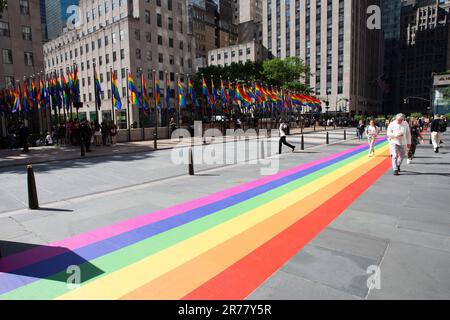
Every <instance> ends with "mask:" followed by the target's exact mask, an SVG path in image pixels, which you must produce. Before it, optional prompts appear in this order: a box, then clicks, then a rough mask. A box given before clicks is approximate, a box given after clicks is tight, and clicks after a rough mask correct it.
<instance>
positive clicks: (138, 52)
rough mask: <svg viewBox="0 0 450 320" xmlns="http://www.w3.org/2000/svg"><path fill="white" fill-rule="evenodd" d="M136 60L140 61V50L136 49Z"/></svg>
mask: <svg viewBox="0 0 450 320" xmlns="http://www.w3.org/2000/svg"><path fill="white" fill-rule="evenodd" d="M136 59H141V49H136Z"/></svg>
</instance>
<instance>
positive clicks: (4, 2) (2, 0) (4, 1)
mask: <svg viewBox="0 0 450 320" xmlns="http://www.w3.org/2000/svg"><path fill="white" fill-rule="evenodd" d="M7 7H8V0H0V13H2V12H3V10H5V9H6V8H7Z"/></svg>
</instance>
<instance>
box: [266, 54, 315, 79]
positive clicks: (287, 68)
mask: <svg viewBox="0 0 450 320" xmlns="http://www.w3.org/2000/svg"><path fill="white" fill-rule="evenodd" d="M262 67H263V70H262V74H263V75H264V76H265V78H266V79H267V80H268V81H269V82H270V84H273V85H276V86H283V85H285V84H287V83H292V82H299V81H300V80H301V79H303V78H304V77H306V75H308V74H309V72H310V70H309V66H307V65H305V64H304V63H303V61H302V60H301V59H300V58H298V57H289V58H286V59H279V58H276V59H271V60H266V61H264V63H263V66H262Z"/></svg>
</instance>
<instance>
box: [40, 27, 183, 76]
mask: <svg viewBox="0 0 450 320" xmlns="http://www.w3.org/2000/svg"><path fill="white" fill-rule="evenodd" d="M124 37H125V35H124V32H123V30H122V31H120V41H121V42H122V41H123V40H124ZM135 38H136V40H139V39H140V30H138V29H136V30H135ZM146 41H147V43H150V42H151V33H150V32H147V33H146ZM157 42H158V45H160V46H163V45H164V43H163V37H162V36H161V35H158V37H157ZM102 43H103V44H104V45H105V46H108V45H109V38H108V36H105V38H104V40H103V41H102V39H98V40H97V41H92V42H91V43H90V44H89V43H87V44H85V46H80V48H79V50H78V48H75V49H74V50H73V51H72V50H70V51H68V52H67V51H66V52H65V53H64V54H63V53H61V54H60V55H59V56H56V57H53V58H51V59H48V60H47V61H46V65H47V67H48V68H50V67H54V66H56V65H58V64H59V63H62V62H63V61H65V62H67V61H70V60H72V59H73V57H75V58H77V57H78V53H79V54H80V56H83V52H86V53H89V50H91V51H94V50H95V48H96V44H97V48H98V49H101V47H102ZM112 43H116V34H115V33H113V34H112ZM167 44H168V47H169V48H174V40H173V38H169V39H168V43H167ZM83 48H84V50H83ZM178 50H180V51H183V50H184V42H183V41H180V42H179V43H178ZM188 50H189V51H190V50H191V47H190V44H188ZM115 54H116V53H115V52H113V60H114V61H115V57H114V55H115ZM106 56H107V60H108V56H109V55H106ZM123 56H124V52H123V49H121V57H122V59H124V57H123ZM146 56H147V60H149V61H152V58H151V52H150V51H147V55H146ZM136 58H137V59H141V49H136Z"/></svg>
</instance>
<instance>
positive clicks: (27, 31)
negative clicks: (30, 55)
mask: <svg viewBox="0 0 450 320" xmlns="http://www.w3.org/2000/svg"><path fill="white" fill-rule="evenodd" d="M22 39H23V40H27V41H31V40H32V39H31V28H30V27H28V26H22Z"/></svg>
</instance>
